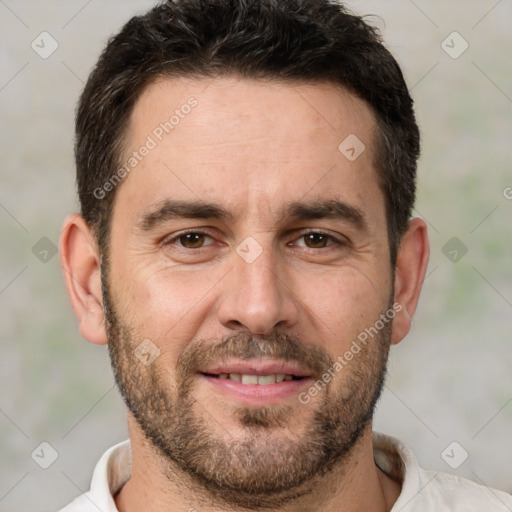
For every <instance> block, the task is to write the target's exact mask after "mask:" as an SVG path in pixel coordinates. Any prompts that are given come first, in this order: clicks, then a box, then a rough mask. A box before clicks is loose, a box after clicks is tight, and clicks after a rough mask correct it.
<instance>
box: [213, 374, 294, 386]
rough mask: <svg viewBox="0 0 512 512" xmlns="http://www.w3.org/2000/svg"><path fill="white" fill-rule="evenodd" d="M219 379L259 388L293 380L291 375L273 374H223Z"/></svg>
mask: <svg viewBox="0 0 512 512" xmlns="http://www.w3.org/2000/svg"><path fill="white" fill-rule="evenodd" d="M219 379H230V380H234V381H235V382H241V383H242V384H252V385H256V384H257V385H259V386H268V385H270V384H275V383H276V382H277V383H279V382H283V381H288V380H293V377H292V376H291V375H285V374H283V373H277V374H276V373H272V374H270V375H245V374H244V375H241V374H240V373H221V374H219Z"/></svg>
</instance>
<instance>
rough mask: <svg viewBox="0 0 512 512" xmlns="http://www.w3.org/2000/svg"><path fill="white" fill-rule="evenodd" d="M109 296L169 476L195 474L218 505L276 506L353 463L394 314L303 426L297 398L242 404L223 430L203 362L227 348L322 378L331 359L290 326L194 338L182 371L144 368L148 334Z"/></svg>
mask: <svg viewBox="0 0 512 512" xmlns="http://www.w3.org/2000/svg"><path fill="white" fill-rule="evenodd" d="M103 299H104V308H105V315H106V319H107V332H108V338H109V343H108V349H109V355H110V359H111V364H112V368H113V371H114V376H115V380H116V383H117V386H118V388H119V390H120V393H121V396H122V397H123V400H124V402H125V404H126V406H127V408H128V410H129V411H130V412H131V414H132V416H133V417H134V419H135V420H136V422H137V424H138V426H139V428H140V430H141V432H142V433H143V435H144V436H145V438H146V439H147V440H148V441H149V443H150V444H151V445H152V446H153V447H154V448H155V450H156V453H157V455H158V458H159V460H161V461H163V462H164V465H166V466H167V467H166V468H165V467H164V468H162V471H163V472H164V474H166V476H168V478H173V477H174V478H175V475H176V474H179V473H180V472H181V473H182V474H183V473H184V474H186V475H188V476H189V477H190V479H191V481H192V485H195V486H196V487H197V488H198V489H199V490H202V491H204V493H203V494H205V495H206V496H208V497H209V498H210V499H213V500H215V501H216V502H218V503H222V504H224V505H228V506H232V507H242V508H246V509H259V508H268V509H272V508H277V507H280V506H282V505H284V504H286V503H289V502H291V501H293V500H296V499H298V498H300V497H301V496H304V495H306V494H308V493H310V492H311V490H312V488H313V486H314V485H315V483H316V482H318V481H319V479H321V478H322V477H323V476H325V475H326V474H327V473H328V472H330V471H332V470H333V469H334V468H335V467H338V468H341V467H342V466H343V465H344V463H345V462H346V461H347V460H348V458H349V456H350V454H351V452H352V451H353V449H354V447H355V446H356V444H357V443H358V441H359V440H360V439H361V436H362V435H363V433H364V432H365V430H366V429H367V427H368V426H369V424H371V421H372V417H373V413H374V409H375V405H376V403H377V401H378V399H379V397H380V394H381V392H382V388H383V385H384V380H385V375H386V363H387V356H388V351H389V346H390V338H391V322H389V324H386V325H385V327H384V328H383V329H382V330H381V331H379V333H378V335H377V336H375V338H374V339H372V340H371V342H370V343H368V344H367V345H366V346H365V347H364V350H361V352H359V353H358V354H357V355H356V357H354V359H353V360H352V361H351V362H350V364H349V365H347V367H344V368H343V369H342V371H341V374H342V375H338V376H337V378H335V379H334V380H333V381H331V383H329V384H328V385H326V386H325V388H323V389H322V390H321V391H320V392H319V396H318V400H317V405H316V408H315V410H314V412H313V413H312V414H311V415H310V419H308V420H306V421H305V422H304V425H303V427H302V431H301V432H299V433H297V432H291V431H290V429H289V428H288V422H289V420H290V419H291V417H292V415H293V413H294V412H295V411H297V407H299V408H300V407H304V406H303V405H299V402H298V401H297V404H298V405H296V406H295V405H294V406H291V405H284V406H277V407H260V408H249V407H236V408H234V409H233V411H232V413H233V416H234V417H235V418H236V420H237V422H238V424H239V427H238V429H237V432H236V436H234V435H231V434H230V432H228V431H226V430H222V429H219V425H218V424H215V420H213V418H212V417H211V416H210V415H209V414H208V413H207V412H206V409H205V406H204V405H203V404H201V403H199V402H198V401H197V400H196V399H195V398H194V396H193V390H194V381H195V379H196V378H197V370H198V369H200V368H205V363H208V362H212V361H216V362H219V361H221V360H222V359H223V358H226V357H228V356H231V357H238V358H243V359H251V358H254V357H263V358H264V357H269V358H276V359H285V360H289V361H294V362H296V363H299V364H300V365H301V366H304V367H306V368H309V369H310V370H311V371H312V375H316V376H321V375H322V374H323V373H325V372H326V371H327V370H328V369H329V368H332V367H333V365H334V361H333V360H332V358H331V357H330V356H329V355H328V354H327V353H325V351H324V350H323V349H320V348H312V347H306V346H305V345H304V344H303V343H301V342H300V341H299V340H298V339H297V338H294V337H292V336H289V335H287V334H285V333H283V332H276V333H272V334H271V335H270V336H267V337H264V338H258V339H253V337H252V336H251V335H250V333H246V332H243V333H236V334H234V335H232V336H229V337H227V338H224V339H223V340H219V341H218V342H215V343H212V342H208V343H206V342H202V341H196V342H191V343H190V344H189V345H188V346H187V347H186V349H185V350H184V351H183V353H182V354H181V355H180V357H179V359H178V362H177V365H176V369H175V372H174V375H173V374H171V372H170V371H169V370H170V369H168V368H165V367H161V366H159V365H158V362H159V360H158V359H157V360H156V361H155V362H153V363H152V364H151V365H150V366H145V365H144V364H142V363H141V362H140V361H139V360H138V359H137V358H136V357H135V355H134V350H135V348H136V347H137V345H139V344H140V342H141V341H142V340H143V339H144V337H143V336H140V335H138V333H137V332H136V331H135V329H134V328H132V327H131V326H129V325H128V323H125V322H124V321H123V319H121V318H120V317H119V316H118V314H117V313H116V310H115V307H114V303H113V301H112V297H111V294H110V293H109V291H108V288H107V286H105V285H104V290H103ZM338 381H339V382H338ZM335 383H336V384H337V388H334V387H333V386H334V384H335ZM300 412H301V411H300V409H299V414H300ZM213 427H215V428H213ZM220 430H222V432H221V434H216V433H215V431H217V432H218V431H220Z"/></svg>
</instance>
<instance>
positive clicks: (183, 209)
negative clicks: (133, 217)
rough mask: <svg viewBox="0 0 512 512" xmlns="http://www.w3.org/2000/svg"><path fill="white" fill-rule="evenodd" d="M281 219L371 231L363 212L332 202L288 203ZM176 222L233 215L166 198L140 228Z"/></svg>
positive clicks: (201, 203)
mask: <svg viewBox="0 0 512 512" xmlns="http://www.w3.org/2000/svg"><path fill="white" fill-rule="evenodd" d="M278 218H286V219H288V220H290V221H298V220H302V221H304V220H314V219H332V220H342V221H345V222H349V223H350V224H352V225H353V226H354V227H355V228H357V229H358V230H360V231H365V232H368V231H369V224H368V221H367V219H366V216H365V215H364V213H363V211H362V210H361V209H360V208H358V207H356V206H353V205H350V204H348V203H345V202H343V201H338V200H336V199H330V200H327V201H319V200H316V201H310V202H300V201H299V202H293V203H290V204H287V205H286V206H285V207H284V209H283V212H282V214H281V215H279V216H278ZM174 219H217V220H221V221H232V220H233V219H234V215H233V213H231V212H230V211H229V210H227V209H226V208H224V207H223V206H221V205H220V204H217V203H212V202H207V201H203V200H194V201H184V200H171V199H166V200H164V201H162V202H161V203H159V204H158V205H157V207H156V208H154V209H152V210H150V211H149V212H146V213H143V214H142V215H141V216H140V218H139V220H138V222H137V227H138V228H139V229H140V230H142V231H150V230H152V229H154V228H155V227H156V226H158V225H161V224H163V223H165V222H168V221H170V220H174Z"/></svg>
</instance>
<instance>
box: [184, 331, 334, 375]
mask: <svg viewBox="0 0 512 512" xmlns="http://www.w3.org/2000/svg"><path fill="white" fill-rule="evenodd" d="M231 358H233V359H235V358H236V359H241V360H250V359H256V358H258V359H277V360H284V361H287V362H293V363H295V364H298V365H299V366H300V367H302V368H303V369H305V370H307V371H308V373H310V374H311V376H312V377H314V378H320V376H321V375H323V374H324V373H325V372H326V371H327V370H328V369H329V368H330V367H332V366H333V364H334V360H333V359H332V358H331V357H330V356H329V354H328V353H327V352H326V351H325V350H324V349H323V348H321V347H318V346H315V347H313V346H308V345H306V344H305V343H303V342H302V341H300V340H299V339H298V338H296V337H294V336H291V335H289V334H286V333H284V332H273V333H271V334H269V335H268V336H261V337H257V338H255V337H254V336H253V335H252V334H251V333H249V332H240V333H235V334H232V335H229V336H227V337H225V338H223V339H222V340H220V341H206V340H196V341H194V342H191V343H190V344H189V345H188V346H187V348H186V349H185V350H184V351H183V352H182V354H181V355H180V356H179V358H178V361H177V377H178V381H180V380H181V382H185V381H187V380H188V379H190V378H192V377H193V376H194V375H195V374H196V373H198V372H199V371H201V370H202V369H204V368H206V367H208V366H210V365H212V364H215V363H222V362H225V361H226V360H228V359H231Z"/></svg>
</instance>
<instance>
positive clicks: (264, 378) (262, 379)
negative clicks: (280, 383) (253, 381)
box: [258, 375, 276, 386]
mask: <svg viewBox="0 0 512 512" xmlns="http://www.w3.org/2000/svg"><path fill="white" fill-rule="evenodd" d="M275 383H276V376H275V375H260V376H259V377H258V384H259V385H260V386H266V385H267V384H275Z"/></svg>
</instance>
